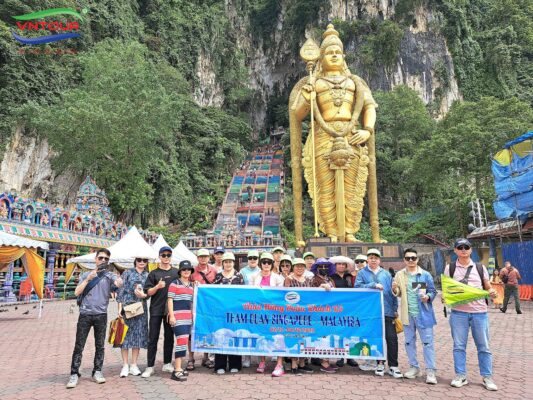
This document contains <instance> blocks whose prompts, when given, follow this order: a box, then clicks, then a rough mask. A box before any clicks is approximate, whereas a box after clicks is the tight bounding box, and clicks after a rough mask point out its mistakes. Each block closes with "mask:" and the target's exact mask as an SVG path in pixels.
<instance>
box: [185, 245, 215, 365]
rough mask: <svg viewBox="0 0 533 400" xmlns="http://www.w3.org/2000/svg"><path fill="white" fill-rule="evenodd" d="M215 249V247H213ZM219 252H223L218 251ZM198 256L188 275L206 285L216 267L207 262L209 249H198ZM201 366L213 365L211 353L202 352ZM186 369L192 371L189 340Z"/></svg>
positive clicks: (211, 279)
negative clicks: (192, 269) (191, 271)
mask: <svg viewBox="0 0 533 400" xmlns="http://www.w3.org/2000/svg"><path fill="white" fill-rule="evenodd" d="M215 250H216V249H215ZM219 254H223V253H220V252H219ZM196 257H197V258H198V265H197V266H196V268H195V269H194V272H193V273H192V274H191V276H190V280H191V282H193V283H194V284H201V285H206V284H207V285H208V284H211V283H213V281H214V280H215V276H216V275H217V268H216V267H215V266H214V265H211V264H209V250H207V249H199V250H198V252H197V253H196ZM202 366H203V367H206V368H208V369H211V368H213V367H214V366H215V357H214V356H213V354H208V353H204V355H203V358H202ZM186 368H187V371H193V370H194V369H195V366H194V352H193V351H192V350H191V348H190V342H189V360H188V361H187V367H186Z"/></svg>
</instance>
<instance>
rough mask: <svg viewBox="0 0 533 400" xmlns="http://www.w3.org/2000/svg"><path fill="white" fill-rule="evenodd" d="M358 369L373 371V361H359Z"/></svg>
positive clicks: (374, 368)
mask: <svg viewBox="0 0 533 400" xmlns="http://www.w3.org/2000/svg"><path fill="white" fill-rule="evenodd" d="M359 369H360V370H361V371H375V370H376V363H375V362H373V361H361V362H360V363H359Z"/></svg>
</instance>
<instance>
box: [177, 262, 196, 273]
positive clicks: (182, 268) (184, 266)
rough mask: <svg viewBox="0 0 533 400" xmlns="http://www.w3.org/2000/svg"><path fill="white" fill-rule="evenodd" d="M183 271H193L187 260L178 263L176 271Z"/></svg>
mask: <svg viewBox="0 0 533 400" xmlns="http://www.w3.org/2000/svg"><path fill="white" fill-rule="evenodd" d="M184 269H190V270H192V271H194V268H193V266H192V264H191V262H190V261H189V260H183V261H181V262H180V265H179V268H178V271H183V270H184Z"/></svg>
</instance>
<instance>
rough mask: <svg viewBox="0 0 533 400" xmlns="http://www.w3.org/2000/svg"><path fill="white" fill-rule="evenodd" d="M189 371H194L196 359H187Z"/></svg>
mask: <svg viewBox="0 0 533 400" xmlns="http://www.w3.org/2000/svg"><path fill="white" fill-rule="evenodd" d="M186 368H187V371H194V360H189V361H187V367H186Z"/></svg>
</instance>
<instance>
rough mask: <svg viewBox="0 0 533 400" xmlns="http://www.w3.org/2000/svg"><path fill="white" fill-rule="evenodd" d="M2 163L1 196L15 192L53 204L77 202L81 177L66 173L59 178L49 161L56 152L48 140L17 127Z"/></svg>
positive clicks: (0, 175) (0, 174) (0, 172)
mask: <svg viewBox="0 0 533 400" xmlns="http://www.w3.org/2000/svg"><path fill="white" fill-rule="evenodd" d="M2 150H4V151H5V153H4V155H3V158H2V163H1V164H0V193H2V192H4V191H9V190H11V189H15V190H16V191H17V193H18V194H19V195H21V196H23V197H31V198H36V199H43V200H46V201H47V202H49V203H51V204H57V205H67V204H69V203H72V202H73V201H74V198H75V195H76V191H77V189H78V187H79V185H80V184H81V181H82V179H81V177H77V176H75V175H74V174H71V173H68V172H65V173H63V174H61V175H56V174H55V173H54V172H53V171H52V166H51V164H50V160H51V158H52V157H53V153H52V152H51V150H50V147H49V146H48V142H47V141H46V140H39V139H38V138H36V137H35V136H34V135H28V134H27V133H26V132H24V129H22V128H20V127H19V128H17V129H16V130H15V133H14V135H13V136H12V137H11V140H10V141H9V142H8V143H7V145H6V147H5V149H2Z"/></svg>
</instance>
